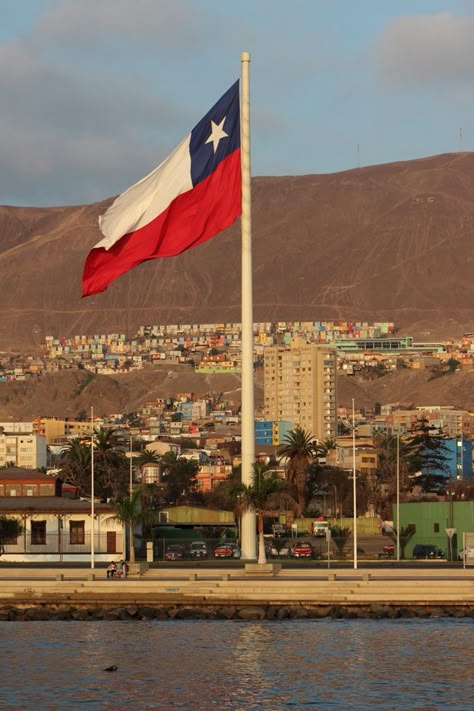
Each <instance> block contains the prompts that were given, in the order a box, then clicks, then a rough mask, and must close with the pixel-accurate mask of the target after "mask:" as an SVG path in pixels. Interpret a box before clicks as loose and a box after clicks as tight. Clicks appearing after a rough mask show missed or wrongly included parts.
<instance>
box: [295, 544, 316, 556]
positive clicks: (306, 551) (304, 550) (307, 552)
mask: <svg viewBox="0 0 474 711" xmlns="http://www.w3.org/2000/svg"><path fill="white" fill-rule="evenodd" d="M291 556H292V558H312V557H313V549H312V547H311V545H310V544H309V543H306V542H305V541H299V542H298V543H295V544H294V546H292V547H291Z"/></svg>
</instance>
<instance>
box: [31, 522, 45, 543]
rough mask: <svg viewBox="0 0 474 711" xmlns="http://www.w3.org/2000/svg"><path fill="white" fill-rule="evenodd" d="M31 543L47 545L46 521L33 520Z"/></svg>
mask: <svg viewBox="0 0 474 711" xmlns="http://www.w3.org/2000/svg"><path fill="white" fill-rule="evenodd" d="M31 545H33V546H45V545H46V521H32V522H31Z"/></svg>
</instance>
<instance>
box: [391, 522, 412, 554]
mask: <svg viewBox="0 0 474 711" xmlns="http://www.w3.org/2000/svg"><path fill="white" fill-rule="evenodd" d="M386 535H387V536H388V537H389V538H390V539H391V540H392V541H393V542H394V543H395V545H397V529H396V528H392V530H391V531H387V534H386ZM414 535H415V529H414V528H413V526H402V527H401V529H400V535H399V537H398V540H399V542H400V558H401V559H402V558H404V557H405V548H406V545H407V543H408V541H409V540H410V538H412V537H413V536H414Z"/></svg>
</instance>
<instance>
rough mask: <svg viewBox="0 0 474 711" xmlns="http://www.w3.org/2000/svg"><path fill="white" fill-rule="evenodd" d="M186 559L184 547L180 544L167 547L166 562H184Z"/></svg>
mask: <svg viewBox="0 0 474 711" xmlns="http://www.w3.org/2000/svg"><path fill="white" fill-rule="evenodd" d="M184 557H185V550H184V546H181V545H179V544H178V543H173V544H172V545H170V546H167V548H166V551H165V560H183V558H184Z"/></svg>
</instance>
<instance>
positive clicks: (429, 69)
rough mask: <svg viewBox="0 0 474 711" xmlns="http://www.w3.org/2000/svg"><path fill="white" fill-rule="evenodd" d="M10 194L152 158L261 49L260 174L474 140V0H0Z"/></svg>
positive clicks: (107, 180) (116, 180) (255, 85)
mask: <svg viewBox="0 0 474 711" xmlns="http://www.w3.org/2000/svg"><path fill="white" fill-rule="evenodd" d="M0 11H1V15H0V17H1V23H0V97H1V101H0V165H1V171H0V204H3V205H6V204H10V205H30V206H36V205H45V206H49V205H72V204H82V203H92V202H96V201H99V200H103V199H105V198H108V197H110V196H112V195H115V194H117V193H119V192H121V191H122V190H124V189H125V188H126V187H128V186H129V185H131V184H132V183H134V182H135V181H136V180H138V179H140V178H141V177H142V176H143V175H145V174H146V173H148V172H149V171H150V170H152V169H153V168H154V167H155V166H156V165H157V164H158V163H160V162H161V160H163V158H164V157H166V155H167V154H168V153H169V152H170V151H171V150H172V149H173V148H174V146H175V145H176V144H177V143H178V142H179V141H180V140H181V139H182V138H184V136H185V135H186V134H187V133H188V132H189V131H190V130H191V128H192V127H193V126H194V125H195V124H196V123H197V122H198V121H199V119H200V118H201V117H202V116H203V115H204V114H205V113H206V111H207V110H208V109H209V108H210V107H211V105H212V104H213V103H214V102H215V101H216V100H217V99H218V98H219V96H220V95H221V94H223V93H224V91H225V90H226V89H227V88H228V87H229V86H230V85H231V84H232V82H233V81H234V80H235V79H236V78H238V76H239V73H240V52H241V51H243V50H245V51H250V52H251V56H252V62H251V68H250V70H251V122H252V123H251V126H252V174H253V175H297V174H305V173H332V172H337V171H341V170H346V169H350V168H354V167H356V166H357V165H358V164H359V163H360V165H373V164H379V163H387V162H391V161H397V160H405V159H411V158H419V157H422V156H427V155H434V154H438V153H446V152H452V151H457V150H460V149H462V150H473V149H474V125H473V121H474V107H473V102H474V2H472V0H238V1H235V0H0Z"/></svg>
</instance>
